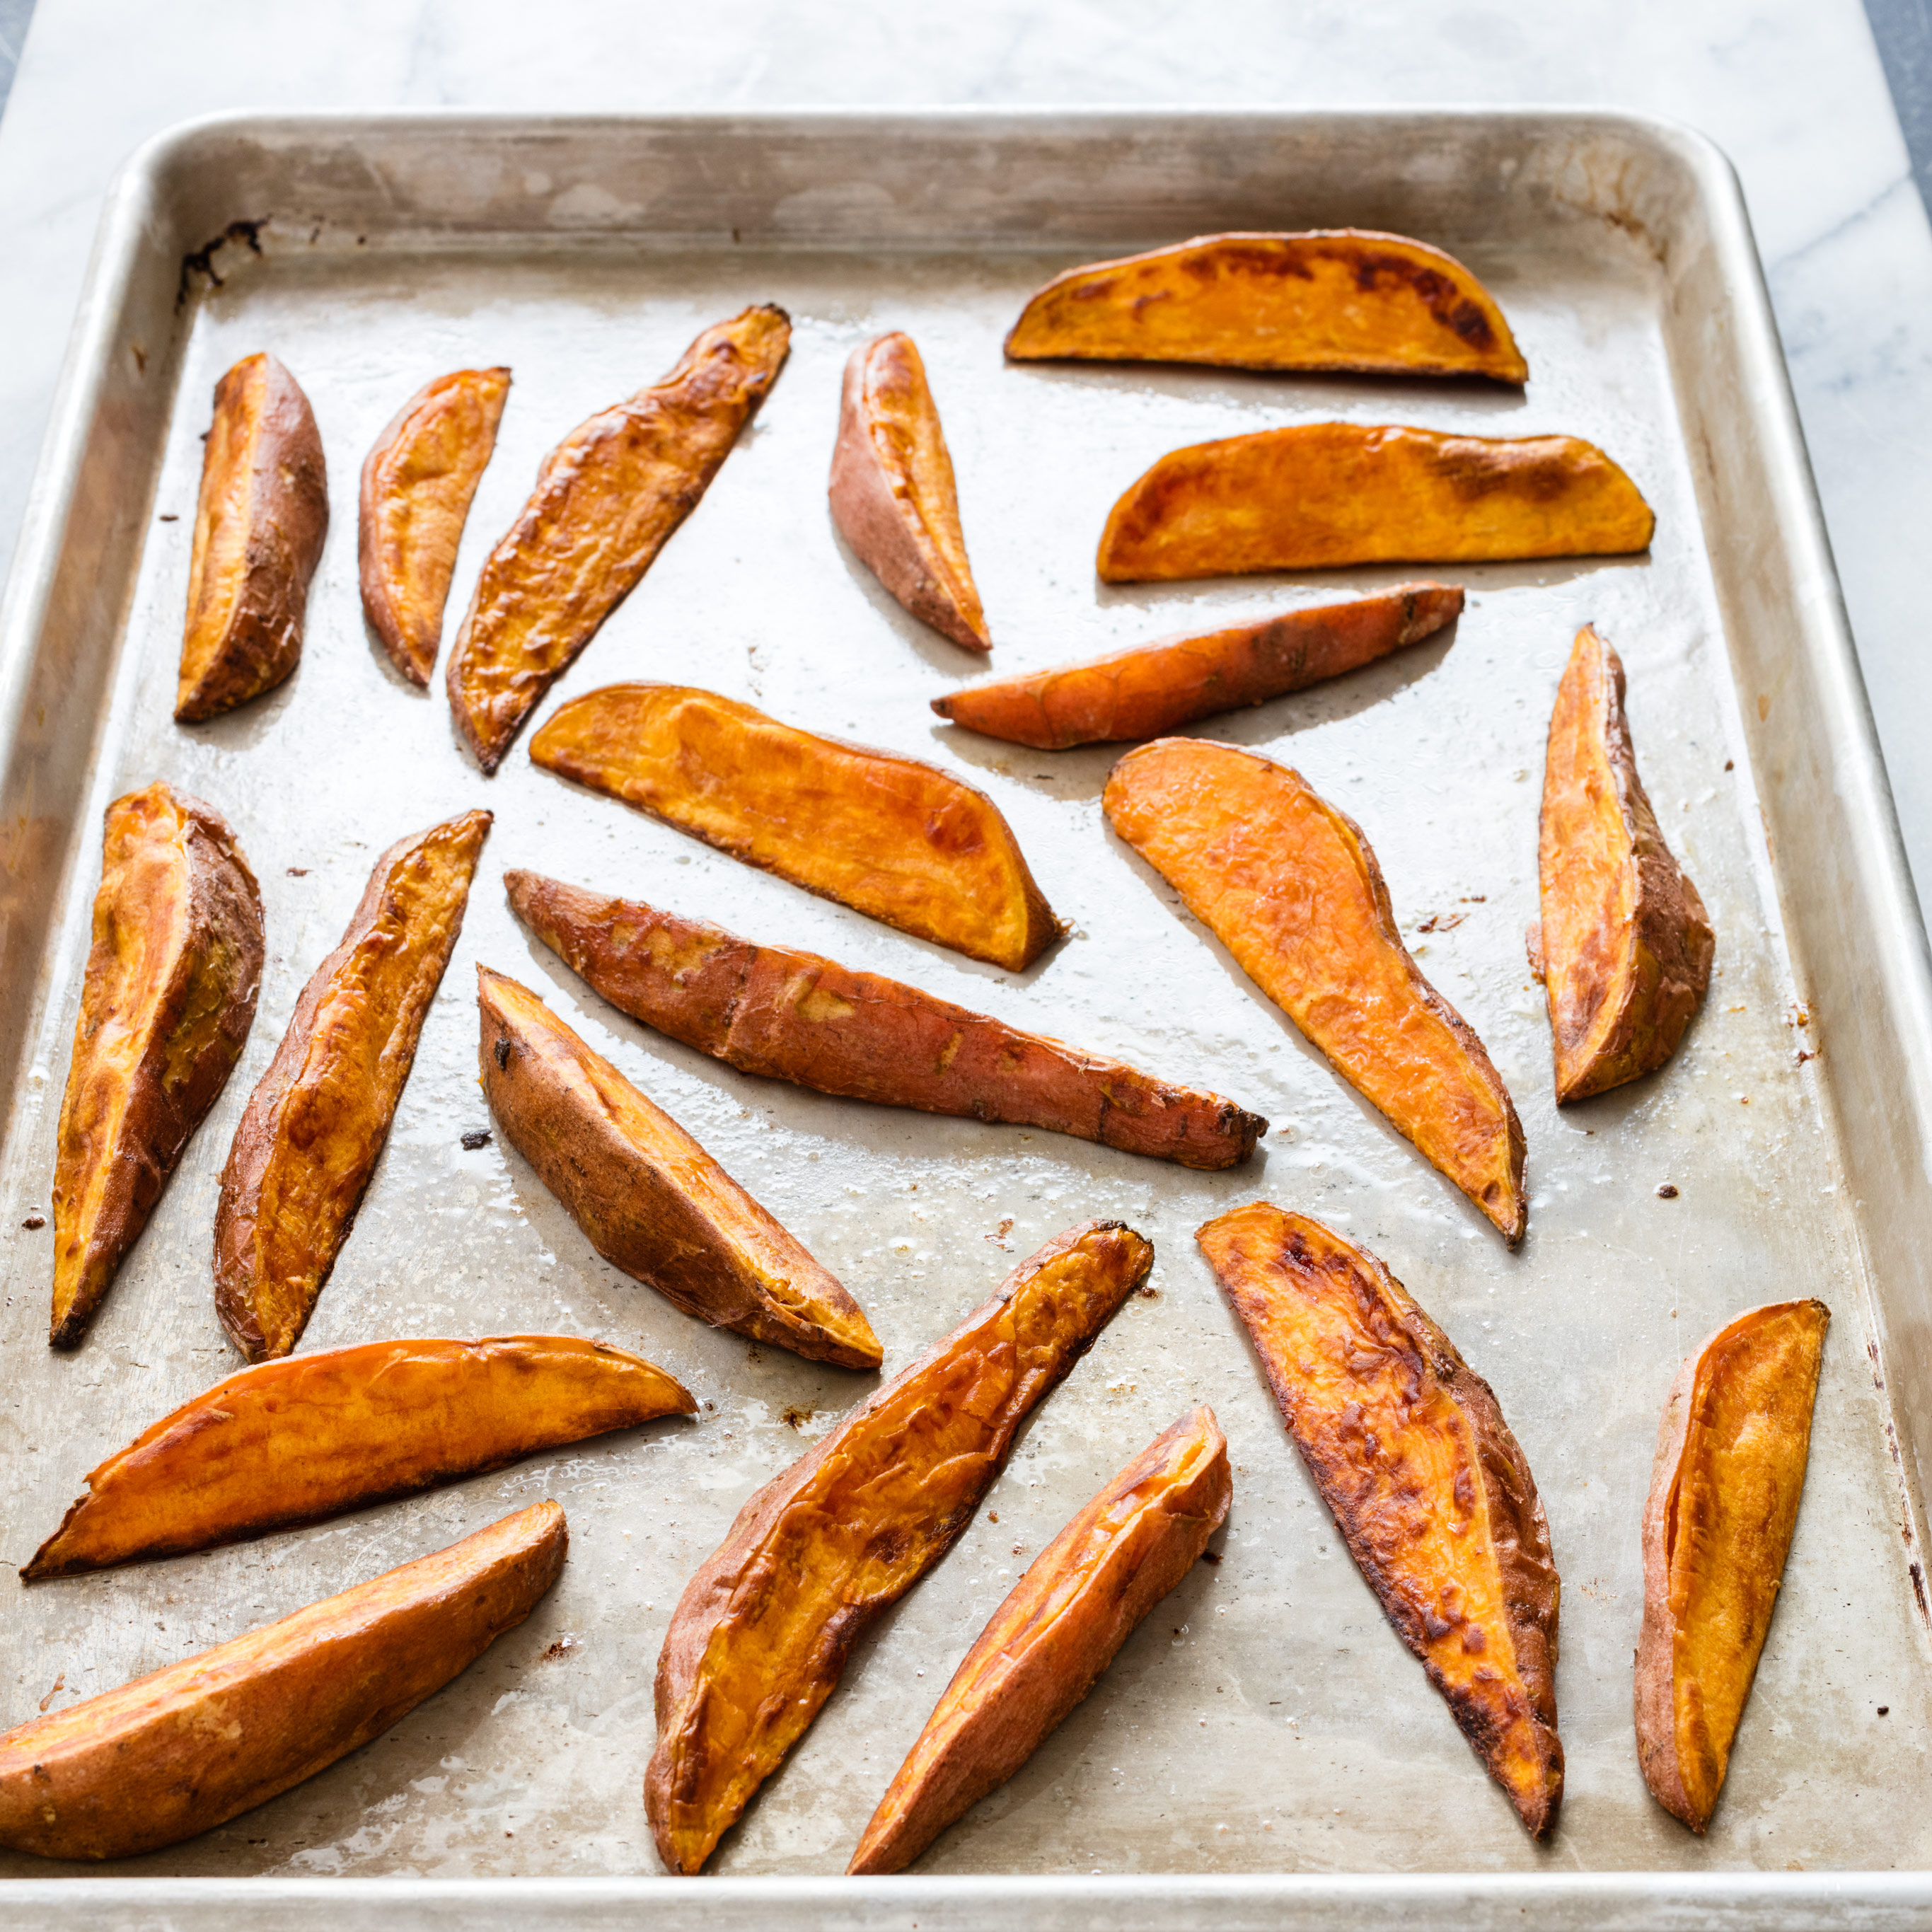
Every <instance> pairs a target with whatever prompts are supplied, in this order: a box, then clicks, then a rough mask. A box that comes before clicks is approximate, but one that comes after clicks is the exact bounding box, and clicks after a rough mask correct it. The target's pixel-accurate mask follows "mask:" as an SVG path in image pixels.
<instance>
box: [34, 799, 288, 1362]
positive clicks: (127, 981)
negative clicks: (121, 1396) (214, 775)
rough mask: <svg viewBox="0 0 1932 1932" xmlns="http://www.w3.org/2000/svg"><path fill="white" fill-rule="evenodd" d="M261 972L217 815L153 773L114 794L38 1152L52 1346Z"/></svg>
mask: <svg viewBox="0 0 1932 1932" xmlns="http://www.w3.org/2000/svg"><path fill="white" fill-rule="evenodd" d="M261 987H262V895H261V891H260V888H259V887H258V886H257V885H256V883H255V875H254V873H253V872H251V871H250V870H249V869H248V860H247V859H246V858H245V857H244V856H242V847H241V846H240V845H239V844H238V843H237V842H236V838H235V834H234V833H233V832H232V831H230V830H229V827H228V822H227V820H226V819H224V818H223V817H222V816H221V814H220V813H219V812H218V811H216V810H215V809H214V807H213V806H212V805H204V804H202V802H201V801H200V799H197V798H190V797H189V796H187V794H186V793H183V792H178V791H174V790H170V789H169V787H168V786H166V784H162V783H160V781H158V780H157V781H156V782H155V783H154V784H151V785H149V786H148V787H147V788H146V790H144V791H136V792H130V793H128V794H127V796H126V797H124V798H117V799H115V801H114V802H113V804H112V805H110V806H109V807H108V808H107V832H106V835H105V837H104V838H103V840H102V841H101V887H100V889H99V890H98V892H96V893H95V897H94V939H93V944H92V947H91V948H90V949H89V953H88V956H87V974H86V978H85V980H83V982H82V985H81V992H80V1015H79V1016H78V1018H77V1019H76V1020H75V1022H74V1058H73V1059H72V1061H71V1062H70V1063H69V1064H68V1076H67V1097H66V1098H65V1100H63V1101H62V1103H61V1114H60V1129H59V1133H58V1142H57V1145H56V1151H55V1157H54V1188H53V1210H54V1214H53V1220H54V1304H53V1321H52V1342H53V1345H54V1346H55V1348H57V1349H71V1348H73V1347H74V1346H75V1345H76V1344H77V1343H79V1341H80V1338H81V1337H82V1336H83V1334H86V1331H87V1325H88V1324H89V1322H91V1321H92V1319H94V1313H95V1310H96V1309H98V1307H100V1306H101V1300H102V1298H103V1297H104V1296H105V1295H106V1294H107V1290H108V1288H109V1286H110V1285H111V1283H113V1280H114V1276H115V1271H116V1270H118V1268H119V1267H120V1265H121V1260H122V1259H123V1257H124V1256H125V1255H126V1254H127V1250H129V1249H130V1247H133V1245H134V1242H135V1240H136V1238H137V1237H138V1236H139V1234H140V1232H141V1230H142V1229H143V1228H144V1227H145V1226H147V1223H148V1216H149V1215H150V1214H152V1213H153V1212H154V1204H155V1203H156V1202H157V1201H159V1200H160V1198H161V1190H163V1188H164V1187H166V1185H167V1184H168V1178H169V1175H172V1173H173V1172H174V1171H175V1163H176V1162H177V1161H178V1160H180V1159H181V1150H182V1149H183V1148H185V1147H186V1146H187V1142H188V1137H189V1136H190V1135H191V1134H192V1133H193V1132H194V1130H195V1129H196V1127H199V1126H200V1124H201V1123H202V1121H203V1119H204V1118H206V1115H207V1113H208V1109H209V1108H211V1106H214V1103H215V1102H216V1100H218V1099H219V1098H220V1094H221V1090H222V1088H224V1087H225V1086H226V1085H227V1084H228V1076H229V1074H230V1073H233V1071H234V1069H235V1063H236V1061H237V1060H238V1059H239V1058H240V1057H241V1053H242V1047H243V1046H244V1045H245V1043H246V1042H247V1040H248V1029H249V1028H250V1027H251V1025H254V1019H255V1000H256V996H257V994H258V993H260V991H261Z"/></svg>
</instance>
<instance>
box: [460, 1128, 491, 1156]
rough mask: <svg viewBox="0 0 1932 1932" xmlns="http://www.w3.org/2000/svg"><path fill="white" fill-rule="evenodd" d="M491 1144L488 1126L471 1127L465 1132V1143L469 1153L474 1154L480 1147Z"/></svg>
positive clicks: (465, 1149) (464, 1145)
mask: <svg viewBox="0 0 1932 1932" xmlns="http://www.w3.org/2000/svg"><path fill="white" fill-rule="evenodd" d="M488 1145H490V1130H489V1129H488V1128H487V1127H471V1128H469V1129H467V1130H466V1131H465V1133H464V1134H463V1148H464V1151H466V1152H467V1153H469V1154H474V1153H475V1151H476V1150H477V1149H478V1148H485V1147H487V1146H488Z"/></svg>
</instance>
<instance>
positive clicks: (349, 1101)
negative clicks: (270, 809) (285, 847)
mask: <svg viewBox="0 0 1932 1932" xmlns="http://www.w3.org/2000/svg"><path fill="white" fill-rule="evenodd" d="M489 830H490V814H489V813H488V812H487V811H466V812H465V813H464V814H463V815H462V817H460V818H452V819H451V820H449V821H448V822H447V823H444V824H442V825H434V826H431V828H430V829H428V831H427V832H419V833H416V834H415V835H413V836H412V837H410V838H401V839H398V841H396V843H395V844H393V845H392V846H391V847H389V850H387V851H386V852H385V853H383V856H381V857H380V859H377V861H376V869H375V870H374V871H373V872H372V873H371V874H370V876H369V883H368V887H367V889H365V891H364V892H363V895H362V902H361V904H359V905H358V906H357V907H356V911H355V914H354V916H353V917H352V918H351V919H350V922H349V929H348V931H347V932H345V933H344V935H343V936H342V943H341V945H339V946H338V947H337V948H336V949H335V951H334V952H333V953H330V954H329V956H328V958H326V959H324V960H323V962H322V964H321V965H320V966H318V967H317V968H316V969H315V972H314V975H313V976H312V977H311V979H310V980H309V983H308V985H307V986H305V987H304V988H303V989H302V998H300V999H299V1000H298V1001H296V1010H295V1013H294V1015H293V1017H292V1018H291V1019H290V1022H289V1030H288V1031H287V1033H286V1034H284V1035H283V1037H282V1043H281V1046H280V1047H279V1048H278V1049H276V1053H275V1058H274V1059H273V1060H272V1061H270V1062H269V1070H268V1071H267V1072H266V1073H264V1074H263V1076H262V1078H261V1079H260V1082H258V1083H257V1086H256V1088H255V1091H254V1093H253V1094H251V1096H250V1097H249V1100H248V1107H247V1109H246V1110H245V1112H244V1113H243V1114H242V1121H241V1124H240V1125H239V1127H236V1130H235V1140H234V1143H233V1145H232V1146H231V1147H230V1148H229V1152H228V1165H227V1166H226V1169H224V1170H223V1174H222V1176H221V1195H220V1200H219V1202H217V1205H216V1208H215V1215H214V1306H215V1312H216V1313H217V1314H218V1315H219V1316H220V1318H221V1325H222V1327H223V1328H225V1329H226V1331H228V1339H229V1340H230V1341H231V1342H233V1343H234V1344H235V1346H236V1348H238V1349H240V1350H241V1351H242V1354H243V1355H245V1356H246V1357H247V1358H248V1360H249V1361H251V1362H261V1361H269V1359H271V1358H272V1357H275V1356H277V1355H287V1353H288V1352H289V1351H290V1349H293V1347H294V1346H295V1345H296V1340H297V1338H298V1337H299V1336H300V1335H301V1334H302V1330H303V1328H304V1327H305V1325H307V1323H308V1318H309V1316H311V1314H312V1313H314V1310H315V1304H316V1298H317V1296H319V1295H320V1294H321V1292H322V1289H323V1283H325V1282H326V1280H328V1279H329V1270H330V1269H331V1268H333V1267H334V1266H335V1257H336V1256H337V1254H338V1253H339V1252H340V1250H341V1247H342V1244H343V1243H344V1241H346V1240H347V1239H348V1237H349V1229H350V1224H351V1223H352V1222H353V1220H355V1217H356V1207H357V1205H358V1204H359V1202H361V1200H362V1190H364V1189H365V1187H368V1184H369V1177H370V1175H371V1174H373V1173H374V1172H375V1167H376V1162H377V1157H379V1156H380V1154H381V1153H382V1151H383V1142H385V1141H386V1140H387V1139H389V1123H390V1122H391V1121H392V1120H393V1119H394V1118H395V1112H396V1103H397V1102H398V1100H400V1099H401V1097H402V1091H403V1083H404V1082H405V1081H406V1080H407V1079H408V1078H409V1077H410V1066H411V1064H413V1061H415V1058H416V1041H417V1040H418V1038H419V1037H420V1036H421V1034H422V1025H423V1020H424V1019H425V1016H427V1014H428V1012H429V1004H430V1002H431V1000H433V999H434V998H435V997H436V989H437V986H438V985H439V984H440V983H441V981H442V979H443V968H445V967H446V966H447V965H449V956H450V953H451V951H452V949H453V948H454V947H455V944H456V938H457V935H458V933H460V932H461V931H462V930H463V908H464V907H465V906H466V905H467V904H468V903H469V882H470V880H471V878H472V877H473V876H474V874H475V870H476V861H477V859H478V856H480V855H481V852H482V850H483V841H484V838H486V837H487V835H488V833H489Z"/></svg>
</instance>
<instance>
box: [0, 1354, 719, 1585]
mask: <svg viewBox="0 0 1932 1932" xmlns="http://www.w3.org/2000/svg"><path fill="white" fill-rule="evenodd" d="M696 1411H697V1402H696V1400H694V1398H693V1397H691V1394H690V1393H689V1392H688V1391H687V1390H686V1389H685V1388H684V1387H683V1386H682V1385H681V1384H680V1383H679V1382H677V1381H676V1380H675V1379H673V1377H671V1376H667V1375H666V1374H665V1373H664V1370H661V1369H660V1368H658V1367H656V1366H655V1364H652V1363H649V1362H647V1361H645V1360H644V1358H643V1357H642V1356H641V1355H631V1354H630V1353H629V1352H628V1351H627V1350H625V1349H615V1348H613V1347H612V1346H610V1344H609V1343H607V1342H587V1341H585V1340H582V1339H581V1338H580V1337H577V1336H574V1335H496V1336H492V1337H489V1338H488V1339H487V1340H484V1341H481V1342H451V1341H420V1342H372V1343H368V1344H367V1345H366V1346H363V1347H362V1348H356V1349H329V1350H328V1351H326V1352H324V1353H323V1354H320V1355H294V1356H290V1357H289V1358H287V1359H286V1360H284V1361H276V1362H264V1363H263V1364H261V1365H260V1367H257V1368H252V1369H244V1370H242V1371H241V1372H240V1373H239V1374H237V1375H233V1376H229V1377H228V1379H226V1381H225V1382H217V1383H216V1384H215V1385H214V1388H211V1389H210V1390H208V1392H207V1393H206V1394H204V1395H198V1396H196V1397H195V1399H194V1400H193V1401H192V1402H189V1403H183V1404H182V1406H181V1407H180V1408H179V1409H176V1410H175V1411H174V1412H173V1413H172V1415H164V1416H163V1417H162V1418H161V1419H160V1421H158V1422H157V1423H156V1424H154V1427H152V1428H151V1429H148V1430H145V1431H144V1432H143V1433H142V1434H141V1435H139V1436H137V1437H136V1439H134V1440H133V1442H130V1444H129V1445H127V1448H124V1449H123V1450H121V1451H119V1452H118V1454H115V1455H113V1456H110V1457H108V1459H107V1461H106V1462H104V1463H102V1464H101V1466H100V1467H99V1468H98V1469H95V1470H94V1471H93V1472H92V1473H91V1474H90V1475H89V1477H88V1478H87V1485H88V1493H87V1494H86V1496H83V1497H81V1498H80V1500H79V1501H78V1502H76V1503H75V1504H74V1507H73V1508H71V1509H70V1510H69V1511H68V1513H67V1515H66V1517H65V1520H63V1521H62V1524H61V1526H60V1528H59V1529H57V1530H56V1531H55V1532H54V1534H53V1535H52V1536H50V1537H49V1538H47V1540H46V1542H44V1543H43V1544H41V1545H40V1548H39V1550H37V1551H36V1552H35V1553H34V1559H33V1561H32V1562H31V1563H29V1564H28V1565H27V1567H26V1568H25V1569H24V1570H23V1571H21V1572H20V1580H21V1581H22V1582H23V1583H37V1582H39V1581H40V1580H41V1579H42V1578H43V1577H72V1576H76V1575H78V1574H80V1573H81V1572H82V1571H89V1570H105V1569H107V1568H110V1566H111V1565H114V1564H116V1563H132V1562H142V1561H145V1560H146V1559H149V1558H152V1557H158V1556H180V1555H181V1554H182V1553H184V1552H185V1551H187V1550H208V1549H211V1548H213V1547H214V1546H215V1545H217V1544H223V1543H239V1542H241V1541H244V1540H245V1539H246V1538H250V1537H256V1536H266V1535H267V1534H268V1533H269V1532H270V1531H271V1530H275V1529H287V1528H289V1527H290V1526H293V1525H294V1524H296V1523H317V1522H320V1520H322V1519H323V1518H324V1517H332V1516H339V1515H341V1514H342V1513H343V1512H344V1511H345V1510H353V1509H361V1508H364V1507H365V1506H366V1505H368V1504H371V1503H377V1502H385V1501H387V1500H388V1499H390V1498H392V1497H394V1496H409V1495H411V1494H413V1493H415V1492H416V1490H427V1489H434V1487H437V1485H438V1484H442V1483H448V1482H454V1481H455V1480H456V1479H457V1478H459V1477H462V1476H470V1475H476V1474H478V1472H481V1471H483V1470H486V1469H501V1468H502V1466H504V1464H505V1463H514V1462H516V1461H517V1460H520V1458H521V1457H525V1456H533V1455H535V1454H536V1453H537V1452H538V1451H539V1450H543V1449H554V1448H559V1446H561V1445H563V1444H565V1443H568V1442H583V1441H585V1440H586V1439H588V1438H589V1437H591V1436H602V1435H605V1434H607V1433H609V1432H610V1430H613V1429H632V1428H635V1427H637V1425H638V1424H640V1423H644V1422H649V1421H654V1420H655V1418H658V1417H659V1416H661V1415H693V1414H694V1413H695V1412H696Z"/></svg>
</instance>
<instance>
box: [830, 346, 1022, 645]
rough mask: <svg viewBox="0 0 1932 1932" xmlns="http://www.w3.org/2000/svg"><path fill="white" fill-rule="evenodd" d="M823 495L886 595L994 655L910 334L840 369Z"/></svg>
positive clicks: (946, 457) (935, 414)
mask: <svg viewBox="0 0 1932 1932" xmlns="http://www.w3.org/2000/svg"><path fill="white" fill-rule="evenodd" d="M831 495H832V521H833V522H834V523H836V524H837V525H838V533H839V535H841V536H842V537H844V539H845V541H847V543H848V544H850V545H851V546H852V548H853V550H854V551H855V552H856V553H857V555H858V558H859V562H861V563H862V564H863V565H865V568H867V569H868V570H869V571H871V573H872V574H873V575H874V577H877V579H878V580H879V581H880V583H882V584H883V585H884V586H885V587H886V589H887V590H888V591H889V592H891V594H892V596H893V597H894V598H896V599H897V600H898V601H899V602H900V603H901V604H904V606H905V607H906V608H907V610H910V612H911V613H912V614H913V616H915V617H916V618H917V619H919V622H921V623H922V624H930V625H932V628H934V629H935V631H939V632H941V634H943V635H944V636H946V637H950V638H951V639H952V640H953V642H954V643H956V644H964V645H965V646H966V648H967V649H968V650H969V651H985V650H990V649H992V645H993V640H992V637H991V636H989V634H988V632H987V630H986V611H985V610H984V608H983V607H982V606H981V604H980V593H979V591H978V590H977V589H976V588H975V587H974V583H973V569H972V566H971V565H970V564H969V563H968V562H967V561H966V536H965V532H964V531H963V530H962V529H960V527H959V490H958V488H957V487H956V485H955V484H954V482H953V456H952V452H950V450H948V449H947V447H946V433H945V431H944V430H942V429H941V428H940V426H939V408H938V404H935V402H934V401H933V400H932V389H931V388H930V386H929V385H928V383H927V382H926V365H925V363H924V362H922V361H921V359H920V358H919V349H918V346H917V345H916V344H915V343H914V342H913V339H912V338H911V337H910V336H909V335H901V334H899V333H898V332H897V331H895V332H893V333H892V335H881V336H880V337H878V338H876V339H875V340H874V341H871V342H867V343H864V344H861V345H860V346H859V347H858V348H856V349H855V350H853V352H852V356H851V360H850V362H847V364H846V365H845V389H844V396H843V398H842V399H841V401H840V404H839V407H838V442H837V443H836V444H835V446H833V449H832V491H831Z"/></svg>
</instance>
